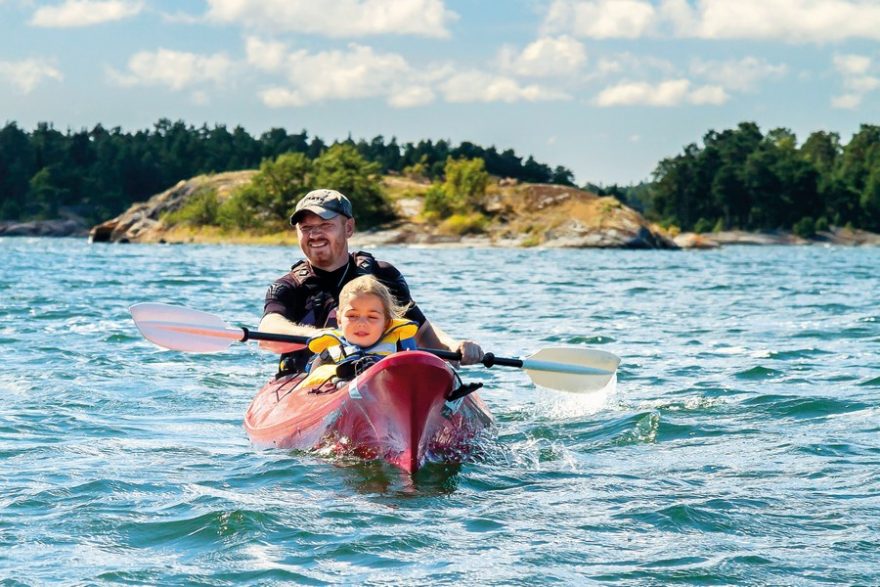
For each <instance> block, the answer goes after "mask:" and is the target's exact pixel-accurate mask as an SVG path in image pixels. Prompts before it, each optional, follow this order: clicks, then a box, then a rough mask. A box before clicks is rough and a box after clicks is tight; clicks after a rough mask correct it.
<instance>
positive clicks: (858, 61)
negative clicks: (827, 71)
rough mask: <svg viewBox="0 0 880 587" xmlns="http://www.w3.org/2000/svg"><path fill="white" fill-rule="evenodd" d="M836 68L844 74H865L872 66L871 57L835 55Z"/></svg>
mask: <svg viewBox="0 0 880 587" xmlns="http://www.w3.org/2000/svg"><path fill="white" fill-rule="evenodd" d="M834 68H835V69H837V71H838V72H840V73H841V74H843V75H864V74H866V73H868V70H869V69H870V68H871V58H870V57H866V56H865V55H835V56H834Z"/></svg>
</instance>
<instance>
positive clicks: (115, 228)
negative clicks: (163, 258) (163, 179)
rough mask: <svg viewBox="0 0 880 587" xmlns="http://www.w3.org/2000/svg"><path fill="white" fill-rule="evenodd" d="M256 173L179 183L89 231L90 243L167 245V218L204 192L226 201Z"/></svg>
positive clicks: (234, 174) (209, 177)
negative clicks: (212, 193) (189, 199)
mask: <svg viewBox="0 0 880 587" xmlns="http://www.w3.org/2000/svg"><path fill="white" fill-rule="evenodd" d="M254 173H256V172H255V171H229V172H226V173H218V174H216V175H200V176H198V177H194V178H193V179H190V180H187V181H180V182H178V183H177V185H175V186H174V187H172V188H169V189H167V190H165V191H164V192H162V193H161V194H156V195H155V196H153V197H152V198H150V199H149V200H147V201H146V202H140V203H137V204H133V205H132V206H131V207H130V208H129V209H128V210H126V211H125V212H123V213H122V214H120V215H119V216H117V217H116V218H113V219H112V220H108V221H106V222H102V223H101V224H99V225H97V226H95V227H93V228H92V229H91V231H89V241H91V242H96V243H98V242H123V243H127V242H164V239H165V233H166V231H167V230H168V228H169V227H168V226H165V224H164V223H163V222H162V217H163V216H164V215H165V214H168V213H170V212H174V211H176V210H179V209H180V207H181V206H183V205H184V203H186V201H187V199H188V198H189V197H190V196H192V195H194V194H196V193H199V192H200V191H202V190H215V191H216V193H217V197H218V198H219V199H221V200H222V199H223V198H224V197H226V196H227V195H228V194H229V193H231V191H232V190H233V189H235V188H236V187H238V186H240V185H243V184H245V183H247V182H249V181H250V179H251V177H253V175H254Z"/></svg>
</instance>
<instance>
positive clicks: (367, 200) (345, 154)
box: [313, 144, 394, 228]
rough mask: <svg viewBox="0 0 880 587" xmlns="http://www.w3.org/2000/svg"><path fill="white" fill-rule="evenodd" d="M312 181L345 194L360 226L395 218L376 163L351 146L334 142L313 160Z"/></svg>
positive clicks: (365, 226) (318, 185)
mask: <svg viewBox="0 0 880 587" xmlns="http://www.w3.org/2000/svg"><path fill="white" fill-rule="evenodd" d="M313 184H314V185H315V186H317V187H327V188H332V189H335V190H339V191H340V192H342V193H343V194H345V195H346V196H348V198H349V199H350V200H351V205H352V208H353V209H354V214H355V218H356V219H357V222H358V225H359V226H361V227H362V228H371V227H374V226H377V225H379V224H382V223H383V222H387V221H389V220H392V219H393V218H394V210H393V208H392V207H391V203H390V202H389V201H388V199H387V197H386V196H385V193H384V192H383V191H382V187H381V184H380V177H379V165H378V164H377V163H371V162H368V161H367V160H366V159H364V157H363V156H362V155H361V154H360V153H358V151H357V148H356V147H355V146H354V145H351V144H336V145H333V146H332V147H330V148H329V149H327V151H325V152H324V153H323V154H322V155H321V156H320V157H318V158H317V159H316V160H315V162H314V182H313Z"/></svg>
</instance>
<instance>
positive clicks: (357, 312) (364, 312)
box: [339, 294, 388, 347]
mask: <svg viewBox="0 0 880 587" xmlns="http://www.w3.org/2000/svg"><path fill="white" fill-rule="evenodd" d="M387 326H388V318H387V317H386V316H385V307H384V306H383V305H382V300H380V299H379V297H378V296H374V295H373V294H360V295H356V296H354V297H352V298H350V299H349V300H348V301H347V302H346V303H345V304H343V306H342V308H341V315H340V317H339V328H340V329H341V330H342V334H343V335H344V336H345V340H347V341H348V342H350V343H352V344H356V345H358V346H359V347H369V346H373V345H374V344H376V343H377V342H379V338H381V337H382V333H383V332H385V329H386V328H387Z"/></svg>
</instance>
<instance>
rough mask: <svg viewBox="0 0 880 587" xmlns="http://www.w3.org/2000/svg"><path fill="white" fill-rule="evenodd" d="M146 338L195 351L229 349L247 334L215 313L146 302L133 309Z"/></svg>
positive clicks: (161, 345) (161, 344)
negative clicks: (229, 324) (230, 326)
mask: <svg viewBox="0 0 880 587" xmlns="http://www.w3.org/2000/svg"><path fill="white" fill-rule="evenodd" d="M129 311H130V312H131V315H132V317H133V318H134V323H135V324H136V325H137V327H138V330H140V331H141V334H143V335H144V338H146V339H147V340H149V341H150V342H152V343H153V344H156V345H159V346H160V347H164V348H166V349H171V350H174V351H183V352H191V353H215V352H218V351H222V350H226V349H227V348H228V347H229V345H230V344H232V343H233V342H235V341H239V340H241V339H242V336H244V332H243V331H242V330H241V328H229V327H228V326H227V325H226V323H225V322H223V320H221V319H220V318H219V317H217V316H214V315H213V314H208V313H207V312H201V311H199V310H191V309H189V308H184V307H181V306H171V305H168V304H156V303H143V304H135V305H133V306H132V307H131V308H129Z"/></svg>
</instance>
